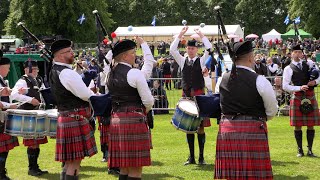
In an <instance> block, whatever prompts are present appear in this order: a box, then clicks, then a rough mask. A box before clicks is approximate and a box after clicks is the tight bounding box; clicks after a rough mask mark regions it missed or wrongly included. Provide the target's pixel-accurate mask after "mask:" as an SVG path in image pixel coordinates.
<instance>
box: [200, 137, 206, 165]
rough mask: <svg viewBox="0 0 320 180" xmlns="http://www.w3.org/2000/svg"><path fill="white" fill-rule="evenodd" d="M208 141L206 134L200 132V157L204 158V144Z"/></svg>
mask: <svg viewBox="0 0 320 180" xmlns="http://www.w3.org/2000/svg"><path fill="white" fill-rule="evenodd" d="M205 142H206V134H198V144H199V159H204V158H203V151H204V144H205Z"/></svg>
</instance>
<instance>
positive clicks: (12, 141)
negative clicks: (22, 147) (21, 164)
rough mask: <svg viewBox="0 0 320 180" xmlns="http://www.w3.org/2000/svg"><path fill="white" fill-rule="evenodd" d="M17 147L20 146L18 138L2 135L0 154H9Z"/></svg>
mask: <svg viewBox="0 0 320 180" xmlns="http://www.w3.org/2000/svg"><path fill="white" fill-rule="evenodd" d="M16 146H19V141H18V138H17V137H15V136H10V135H8V134H4V133H0V153H2V152H8V151H9V150H11V149H13V148H14V147H16Z"/></svg>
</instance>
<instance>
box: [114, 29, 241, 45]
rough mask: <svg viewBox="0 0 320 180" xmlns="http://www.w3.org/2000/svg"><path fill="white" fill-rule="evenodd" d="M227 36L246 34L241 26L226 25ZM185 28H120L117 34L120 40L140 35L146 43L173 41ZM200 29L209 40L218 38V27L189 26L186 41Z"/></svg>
mask: <svg viewBox="0 0 320 180" xmlns="http://www.w3.org/2000/svg"><path fill="white" fill-rule="evenodd" d="M225 27H226V31H227V34H228V35H229V34H234V35H238V36H239V38H243V36H244V33H243V31H242V29H241V27H240V25H226V26H225ZM182 28H183V26H142V27H132V31H129V28H128V27H118V28H117V29H116V30H115V33H116V34H117V36H118V37H120V38H128V39H131V38H133V36H135V35H138V36H141V37H143V38H144V39H145V40H146V41H153V42H157V41H161V40H163V41H172V40H173V36H175V35H177V34H179V32H180V31H181V29H182ZM195 28H199V29H200V31H201V32H202V33H203V34H204V35H205V36H207V37H208V38H216V37H217V35H218V26H217V25H205V26H204V27H203V28H200V27H199V26H189V29H188V31H187V32H186V34H185V38H186V39H190V36H191V35H193V34H195V32H194V29H195Z"/></svg>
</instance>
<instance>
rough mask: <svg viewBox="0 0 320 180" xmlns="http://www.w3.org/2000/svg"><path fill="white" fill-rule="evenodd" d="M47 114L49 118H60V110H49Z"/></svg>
mask: <svg viewBox="0 0 320 180" xmlns="http://www.w3.org/2000/svg"><path fill="white" fill-rule="evenodd" d="M45 112H46V114H47V116H48V117H58V109H48V110H46V111H45Z"/></svg>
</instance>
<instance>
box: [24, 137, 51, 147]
mask: <svg viewBox="0 0 320 180" xmlns="http://www.w3.org/2000/svg"><path fill="white" fill-rule="evenodd" d="M46 143H48V139H47V136H44V137H39V138H33V139H26V138H23V145H24V146H36V145H39V144H46Z"/></svg>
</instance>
